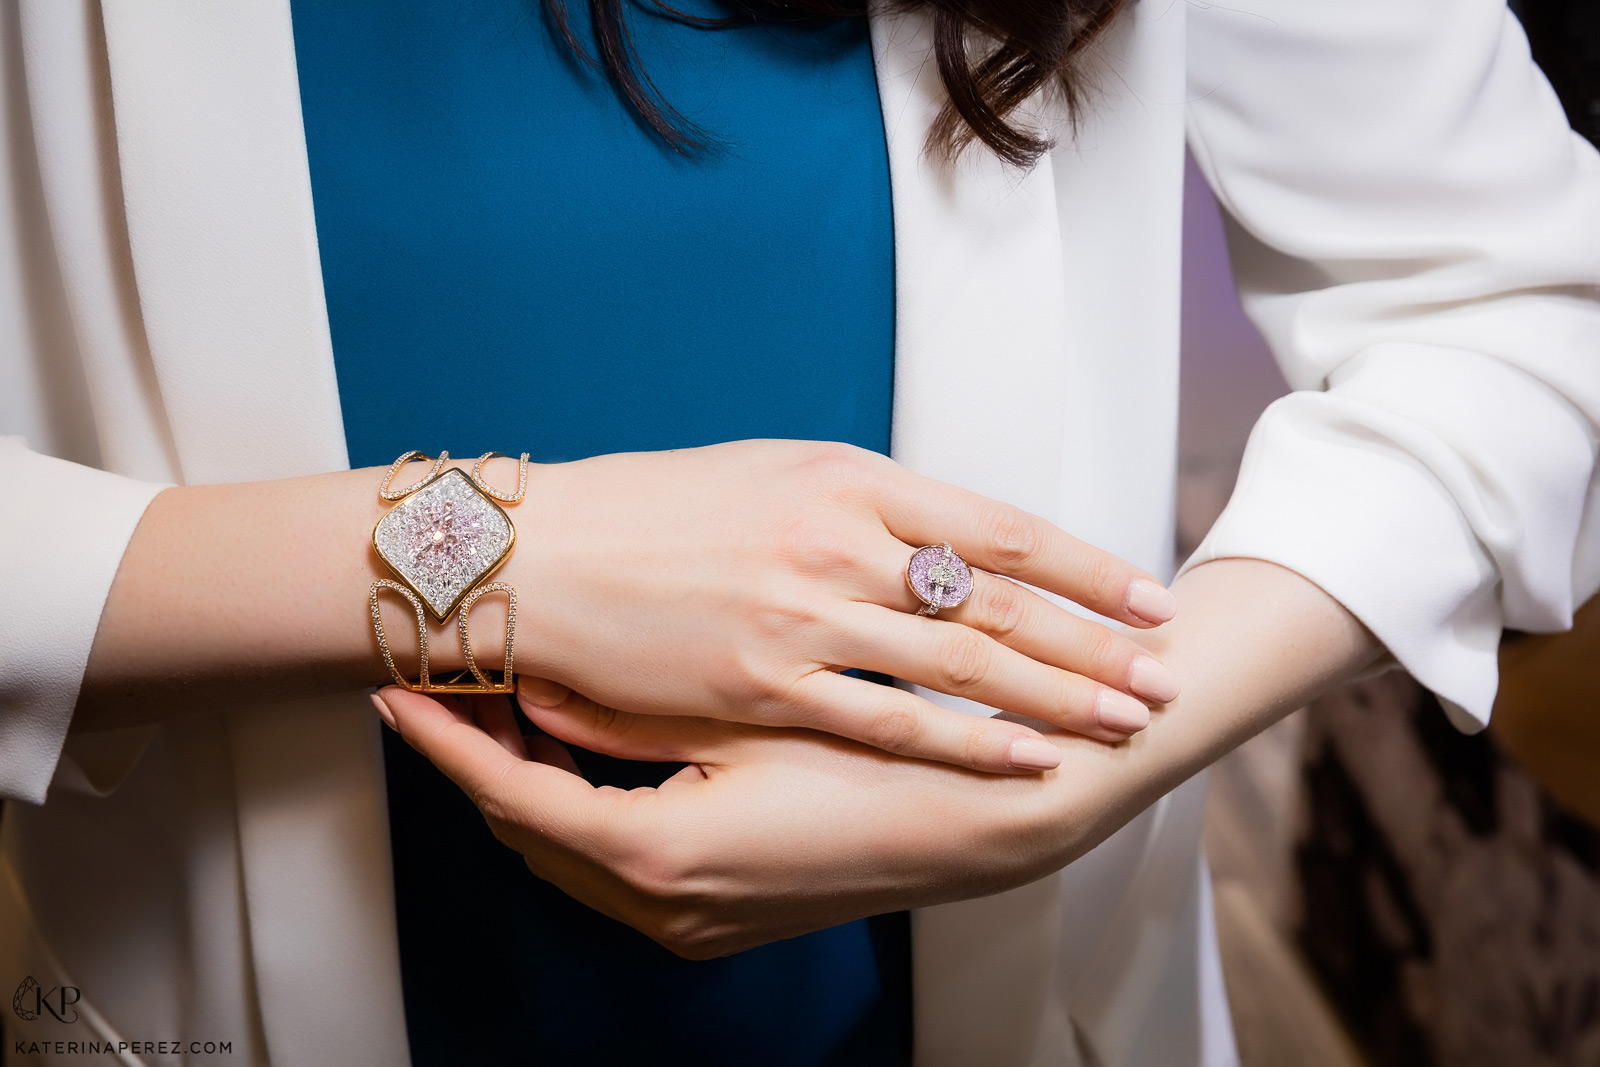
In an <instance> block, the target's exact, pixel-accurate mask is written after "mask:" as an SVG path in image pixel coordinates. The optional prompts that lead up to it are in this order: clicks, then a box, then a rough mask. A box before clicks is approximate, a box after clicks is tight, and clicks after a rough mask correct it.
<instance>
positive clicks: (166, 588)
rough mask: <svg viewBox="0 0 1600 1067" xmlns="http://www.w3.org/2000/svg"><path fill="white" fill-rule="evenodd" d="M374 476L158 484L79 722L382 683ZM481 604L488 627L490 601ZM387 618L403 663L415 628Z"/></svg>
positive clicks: (100, 639)
mask: <svg viewBox="0 0 1600 1067" xmlns="http://www.w3.org/2000/svg"><path fill="white" fill-rule="evenodd" d="M381 478H382V472H381V471H378V470H370V469H369V470H354V471H342V472H338V473H334V474H324V475H316V476H312V477H306V478H294V479H286V480H283V481H275V482H253V483H240V484H234V485H200V486H182V487H179V488H175V489H169V490H167V491H165V492H163V493H161V494H160V495H159V496H157V497H156V498H155V500H154V501H152V502H151V504H150V507H149V508H148V509H147V510H146V512H145V514H144V517H143V519H142V520H141V521H140V523H139V526H138V529H137V530H136V531H135V533H134V536H133V538H132V540H131V541H130V542H129V544H128V548H127V550H126V552H125V553H124V555H123V559H122V563H121V565H120V567H119V568H118V571H117V577H116V581H115V582H114V583H113V584H112V587H111V591H110V595H109V596H108V598H107V600H106V605H105V609H104V611H103V613H102V614H101V618H100V625H99V628H98V630H97V631H96V635H95V642H94V647H93V650H92V651H91V653H90V656H89V663H88V668H87V670H86V672H85V675H84V680H83V688H82V691H81V695H80V697H79V703H78V710H77V714H76V715H75V717H74V722H73V727H74V729H80V730H94V729H105V728H110V727H116V726H126V725H133V724H136V723H139V722H145V721H152V720H155V719H160V718H167V717H171V716H173V715H181V714H185V713H187V712H190V711H194V710H199V709H203V708H217V707H238V706H239V705H240V703H241V702H242V701H257V700H271V699H281V698H284V697H291V696H296V695H304V694H309V693H316V692H327V691H330V690H335V689H340V688H358V687H361V686H365V685H375V684H378V683H379V682H382V681H384V680H385V679H386V678H387V676H388V674H387V671H386V670H385V669H384V667H383V664H382V662H381V661H380V660H379V658H378V656H377V653H376V649H375V645H374V641H373V635H372V628H371V625H370V623H369V622H368V612H367V590H368V588H369V587H370V585H371V584H372V580H373V579H374V578H375V577H377V576H378V570H377V566H376V563H377V561H376V558H375V556H374V553H373V551H372V544H371V538H370V535H371V531H372V527H373V524H374V523H376V522H377V520H378V518H379V517H380V516H381V515H382V513H383V510H384V508H385V505H384V504H383V502H382V501H381V500H379V499H378V496H377V493H376V488H377V485H378V482H379V481H380V479H381ZM483 611H484V618H485V620H486V625H484V626H483V632H484V633H485V635H486V636H487V635H488V634H490V633H492V632H493V629H494V627H493V624H492V623H488V622H487V620H488V619H489V612H490V604H489V603H488V602H485V604H484V606H483ZM388 617H392V618H394V619H395V620H396V629H397V632H396V634H395V635H394V640H393V641H392V642H391V643H392V645H393V647H394V649H395V652H396V655H397V657H398V659H399V660H400V662H402V663H404V664H405V665H406V666H407V667H408V668H409V667H410V666H412V665H414V663H415V661H416V659H417V653H416V638H415V635H414V634H413V633H412V632H411V630H412V629H413V626H412V625H411V624H409V623H406V620H405V616H404V615H403V614H402V613H401V612H399V611H396V612H394V613H393V615H392V616H389V615H386V618H388ZM401 624H404V625H405V629H403V630H401V629H399V626H400V625H401ZM474 629H475V631H476V630H477V627H476V626H475V627H474ZM496 644H498V642H496ZM453 647H455V643H454V642H453V641H450V640H440V641H437V642H435V650H434V656H435V658H437V659H439V660H441V661H442V665H446V666H447V665H449V663H450V660H451V658H452V656H451V649H452V648H453ZM454 658H456V659H459V653H457V654H456V656H455V657H454ZM490 662H492V660H491V661H490Z"/></svg>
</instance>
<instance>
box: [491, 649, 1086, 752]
mask: <svg viewBox="0 0 1600 1067" xmlns="http://www.w3.org/2000/svg"><path fill="white" fill-rule="evenodd" d="M522 706H523V712H524V714H526V715H527V716H528V718H529V719H530V720H531V721H532V722H533V723H534V725H536V726H538V727H539V728H540V729H541V730H544V731H545V732H546V733H548V734H550V735H551V736H552V737H559V738H560V739H561V740H563V741H565V742H567V743H568V744H573V745H578V746H580V747H582V748H586V749H589V750H590V751H591V752H601V753H604V754H605V755H608V756H616V757H618V758H619V759H639V760H656V761H665V762H686V763H711V764H715V763H717V762H719V761H720V760H722V759H724V758H726V757H727V756H728V754H729V753H730V752H731V750H732V746H733V745H735V744H737V743H738V742H739V741H740V740H741V739H743V738H745V737H747V736H749V734H750V733H751V728H749V727H745V726H741V725H738V724H734V723H728V722H723V721H720V720H715V719H697V718H675V717H670V716H661V715H633V714H629V713H628V712H623V711H617V710H615V709H613V708H606V707H601V706H600V705H598V704H596V703H595V702H594V701H592V700H588V699H586V698H584V697H580V696H576V695H574V696H571V697H569V698H568V699H566V700H565V701H563V702H561V703H560V704H557V705H540V704H537V703H533V702H530V701H526V700H524V701H523V705H522ZM791 709H792V712H791V717H789V718H788V719H787V720H786V722H787V724H788V725H791V726H798V727H806V728H809V729H816V730H823V731H826V732H827V733H830V734H836V735H838V736H841V737H848V738H851V739H853V740H856V741H861V742H864V743H865V744H868V745H872V746H873V747H874V748H880V749H883V750H885V751H887V752H893V753H896V754H898V755H903V756H912V757H916V758H919V759H929V760H936V761H938V762H941V763H950V764H954V765H956V766H959V767H968V768H971V769H972V770H977V771H988V772H991V773H999V774H1035V773H1038V772H1039V771H1044V770H1049V769H1050V768H1052V767H1054V766H1056V765H1057V764H1058V763H1060V762H1061V754H1060V752H1059V750H1058V749H1057V748H1056V746H1055V745H1053V744H1051V743H1050V742H1049V741H1047V740H1045V739H1044V738H1043V737H1042V736H1040V735H1039V734H1038V733H1036V732H1035V731H1033V730H1031V729H1029V728H1028V727H1026V726H1023V725H1021V724H1020V723H1013V722H1006V721H1003V720H999V719H989V718H984V717H982V716H974V715H963V714H962V713H961V712H959V711H950V710H949V709H947V708H941V707H939V706H938V705H936V704H933V703H931V702H929V701H927V700H925V699H923V698H922V697H919V696H916V695H915V694H912V693H907V692H905V691H904V690H901V689H895V688H892V687H890V686H886V685H878V684H876V683H874V682H868V681H863V680H862V679H859V678H849V677H845V676H843V675H840V674H836V673H834V672H833V671H817V672H816V673H814V674H812V675H810V676H808V677H807V678H806V679H805V680H804V681H802V682H801V683H800V684H799V685H798V686H797V687H796V688H795V690H794V691H793V699H792V702H791Z"/></svg>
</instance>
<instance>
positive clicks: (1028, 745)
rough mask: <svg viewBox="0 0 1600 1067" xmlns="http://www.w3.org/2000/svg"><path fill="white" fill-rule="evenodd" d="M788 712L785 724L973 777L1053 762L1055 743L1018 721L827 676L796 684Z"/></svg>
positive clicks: (1041, 768) (1044, 767) (818, 674)
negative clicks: (967, 771)
mask: <svg viewBox="0 0 1600 1067" xmlns="http://www.w3.org/2000/svg"><path fill="white" fill-rule="evenodd" d="M985 640H987V638H985ZM794 708H795V711H796V713H797V715H798V717H797V718H795V719H794V720H792V725H795V726H806V727H809V728H811V729H816V730H825V731H827V732H828V733H830V734H837V735H839V736H840V737H848V738H851V739H853V740H856V741H861V742H863V743H865V744H868V745H871V746H872V747H874V748H879V749H882V750H884V751H885V752H893V753H895V754H896V755H901V756H913V757H916V758H918V759H927V760H936V761H938V762H940V763H949V764H953V765H955V766H957V767H968V768H970V769H972V770H975V771H987V772H989V773H991V774H1037V773H1039V772H1040V771H1047V770H1050V769H1051V768H1053V767H1055V766H1056V765H1057V764H1059V763H1060V762H1061V753H1060V750H1058V749H1057V748H1056V746H1055V745H1053V744H1051V743H1050V742H1049V741H1047V740H1045V738H1044V737H1043V736H1041V735H1040V734H1039V733H1037V732H1035V731H1034V730H1031V729H1029V728H1028V727H1026V726H1023V725H1021V724H1020V723H1013V722H1006V721H1004V720H1001V719H991V718H987V717H985V716H982V715H966V714H963V713H962V712H959V711H951V710H950V709H949V708H941V707H939V706H938V705H937V704H934V703H933V702H931V701H929V700H926V699H924V698H923V697H919V696H917V695H916V694H915V693H908V692H906V691H905V690H903V689H896V688H894V687H893V686H887V685H879V684H877V683H876V682H869V681H866V680H864V679H861V678H851V677H848V676H846V675H842V674H836V673H835V672H833V671H826V670H823V671H817V672H816V673H814V674H812V675H810V676H809V677H807V678H806V679H805V680H804V681H803V682H801V683H800V685H799V686H798V687H796V689H795V691H794Z"/></svg>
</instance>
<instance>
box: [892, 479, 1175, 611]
mask: <svg viewBox="0 0 1600 1067" xmlns="http://www.w3.org/2000/svg"><path fill="white" fill-rule="evenodd" d="M902 470H903V468H902ZM879 514H880V515H881V516H882V518H883V521H884V524H885V525H886V526H887V527H888V529H889V532H890V533H892V534H894V536H896V537H898V538H899V539H900V540H902V541H904V542H906V543H907V544H909V545H936V544H940V543H942V542H945V541H948V542H949V543H950V544H951V545H952V546H953V547H954V548H955V550H956V551H957V552H958V553H960V555H961V558H963V559H965V560H966V561H967V562H968V563H970V564H973V565H974V566H978V567H982V568H983V569H984V570H987V571H992V572H994V573H996V574H1003V575H1005V576H1007V577H1008V578H1015V579H1017V580H1018V581H1022V582H1026V583H1027V584H1029V585H1033V586H1037V587H1038V588H1040V589H1046V590H1049V591H1050V592H1052V593H1057V594H1059V595H1061V596H1064V597H1066V598H1067V599H1068V600H1072V601H1074V602H1076V603H1079V604H1082V605H1083V606H1084V607H1086V608H1088V609H1090V610H1091V611H1096V612H1099V613H1100V614H1101V615H1104V616H1106V617H1107V618H1110V619H1116V620H1117V621H1119V622H1124V623H1127V624H1128V625H1130V626H1139V627H1147V626H1156V625H1159V624H1161V623H1163V622H1166V621H1167V620H1168V619H1171V618H1172V617H1173V616H1174V615H1176V614H1177V612H1178V602H1177V600H1176V599H1175V598H1174V597H1173V595H1172V594H1171V593H1170V592H1168V591H1167V589H1166V587H1165V586H1163V585H1162V584H1161V583H1160V582H1159V581H1157V580H1156V578H1155V576H1154V575H1152V574H1151V573H1150V572H1148V571H1146V570H1143V569H1141V568H1139V567H1135V566H1134V565H1133V564H1131V563H1129V562H1128V561H1127V560H1125V559H1122V558H1121V557H1120V556H1115V555H1113V554H1111V553H1110V552H1107V551H1105V550H1104V549H1099V548H1096V547H1094V546H1093V545H1091V544H1088V543H1086V542H1084V541H1080V540H1078V539H1077V538H1076V537H1073V536H1072V535H1071V534H1069V533H1067V532H1066V531H1065V530H1062V529H1061V528H1060V527H1058V526H1056V525H1055V524H1054V523H1051V522H1048V521H1046V520H1044V519H1041V518H1040V517H1039V516H1037V515H1033V514H1030V513H1029V512H1026V511H1023V510H1022V509H1021V508H1018V507H1013V506H1011V505H1010V504H1003V503H1001V502H1000V501H998V500H990V499H989V498H988V497H985V496H980V495H979V494H977V493H973V492H970V491H968V490H966V489H960V488H957V487H956V486H953V485H949V484H947V483H945V482H941V481H938V480H936V479H933V478H927V477H924V476H922V475H920V474H914V473H912V472H910V471H904V477H903V478H897V479H892V480H891V481H890V485H889V491H888V493H887V494H886V496H885V499H884V500H883V502H882V503H881V504H880V506H879Z"/></svg>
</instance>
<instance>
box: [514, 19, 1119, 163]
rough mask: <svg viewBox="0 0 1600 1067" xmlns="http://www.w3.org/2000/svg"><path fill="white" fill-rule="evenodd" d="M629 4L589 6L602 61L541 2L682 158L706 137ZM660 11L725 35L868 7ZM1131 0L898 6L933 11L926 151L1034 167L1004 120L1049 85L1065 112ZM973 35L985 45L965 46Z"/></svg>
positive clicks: (1032, 155) (1032, 153)
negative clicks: (935, 109)
mask: <svg viewBox="0 0 1600 1067" xmlns="http://www.w3.org/2000/svg"><path fill="white" fill-rule="evenodd" d="M629 2H630V0H589V9H590V18H591V20H592V22H593V25H594V36H595V41H596V44H597V45H598V49H599V53H600V54H599V56H598V57H592V56H590V55H589V54H588V52H587V50H586V49H585V48H584V47H583V45H582V43H581V42H579V40H578V39H577V37H576V35H575V34H574V33H573V32H572V26H571V23H570V22H569V20H568V17H567V7H566V0H540V4H541V5H542V7H543V9H544V12H545V15H546V17H548V18H549V19H550V22H551V24H552V26H553V27H554V28H555V30H556V33H557V34H558V35H559V36H560V37H561V39H562V40H563V41H564V42H565V43H566V45H567V47H569V48H571V49H572V50H573V52H574V53H576V54H577V55H578V56H580V57H581V58H583V59H585V60H586V61H588V62H590V63H592V64H596V65H597V66H599V67H601V68H602V69H603V70H604V72H605V73H606V75H607V76H608V77H609V78H610V79H611V82H612V84H613V85H615V86H616V89H617V91H618V92H619V93H620V94H621V95H622V97H623V99H624V100H626V101H627V102H628V104H629V106H630V107H632V108H633V110H634V112H635V113H636V114H637V115H638V116H639V117H640V118H641V119H643V120H644V122H645V123H647V124H648V125H649V126H650V128H651V129H652V130H654V131H655V132H656V134H657V135H658V136H660V137H661V139H662V140H664V141H665V142H666V143H667V144H669V145H671V146H672V147H673V148H675V149H678V150H679V151H683V152H690V151H693V150H695V149H697V148H701V147H703V146H705V145H706V144H707V143H708V142H709V141H710V140H711V139H712V138H710V137H709V136H708V135H707V134H706V132H705V131H704V130H702V129H701V128H700V127H699V126H698V125H697V124H696V123H694V122H693V121H692V120H690V119H689V118H688V117H686V116H685V115H683V114H682V113H680V112H679V111H678V110H677V109H676V108H674V107H673V106H672V105H671V104H670V103H669V102H668V101H667V100H666V99H665V98H664V97H663V96H662V94H661V91H660V90H659V89H657V88H656V85H655V83H654V82H653V81H651V80H650V75H649V74H648V73H646V72H645V70H644V68H643V67H642V66H641V65H640V63H639V56H638V52H637V51H636V49H635V48H634V44H633V36H632V34H631V33H630V32H629V29H628V21H627V17H626V14H625V7H626V5H627V4H628V3H629ZM646 2H648V3H650V4H651V5H652V6H653V7H654V8H656V9H657V11H659V12H660V13H661V14H663V15H666V16H667V17H669V18H673V19H677V20H678V21H680V22H685V23H688V24H690V25H695V26H703V27H707V28H711V29H726V28H731V27H734V26H741V25H748V24H750V23H753V22H761V21H775V22H777V21H790V22H795V21H806V20H811V19H821V18H864V17H865V16H866V13H867V0H739V6H740V7H741V8H743V11H742V12H741V13H740V14H737V15H733V16H731V17H728V18H718V19H708V18H701V17H699V16H695V15H690V14H688V13H686V12H683V11H679V10H678V9H676V8H674V7H671V6H669V5H668V4H667V3H666V0H646ZM1127 2H1128V0H900V3H901V4H902V5H903V6H905V7H910V8H916V7H923V6H926V7H928V8H931V9H932V11H933V43H934V57H935V59H936V60H937V62H938V65H939V77H940V78H941V79H942V80H943V82H944V87H945V91H946V93H947V94H948V95H949V97H950V99H949V102H948V103H947V104H946V105H945V107H944V109H943V110H942V111H941V112H940V113H939V116H938V118H937V119H936V120H935V121H934V124H933V127H932V129H931V130H930V131H929V135H928V146H927V147H928V149H929V150H930V151H932V152H936V153H939V154H942V155H944V156H946V157H950V156H954V155H956V154H958V153H959V152H960V151H961V150H962V149H963V148H965V147H966V146H967V145H969V144H970V143H971V142H972V141H974V140H978V141H981V142H982V143H983V144H985V145H987V146H988V147H989V148H990V149H991V150H993V151H994V153H995V154H996V155H998V156H999V157H1000V158H1001V159H1004V160H1006V161H1007V162H1009V163H1012V164H1015V165H1017V166H1022V167H1026V166H1029V165H1031V164H1032V163H1033V162H1034V161H1035V160H1037V159H1038V158H1039V156H1040V155H1042V154H1043V153H1044V152H1045V151H1047V150H1048V149H1049V148H1050V142H1049V141H1048V140H1046V139H1045V138H1044V137H1041V136H1040V135H1039V134H1037V133H1035V132H1032V131H1030V130H1027V129H1024V128H1022V127H1019V126H1018V125H1016V124H1015V123H1013V122H1012V121H1011V115H1012V113H1013V112H1014V111H1015V110H1016V108H1017V106H1018V105H1019V104H1021V103H1022V102H1023V101H1025V100H1026V99H1028V98H1029V97H1030V96H1032V95H1033V94H1034V93H1035V92H1037V91H1038V90H1040V89H1044V88H1047V87H1049V86H1050V83H1051V82H1052V81H1054V82H1055V83H1056V86H1057V87H1058V88H1059V89H1060V91H1061V92H1062V93H1063V94H1064V96H1065V99H1066V102H1067V106H1068V109H1069V110H1073V109H1075V108H1076V107H1077V105H1078V103H1079V102H1080V100H1081V97H1082V86H1081V84H1080V83H1081V76H1080V75H1079V73H1078V71H1077V69H1076V68H1077V65H1078V62H1079V60H1080V58H1081V56H1082V54H1083V52H1084V50H1085V49H1086V48H1087V47H1088V46H1089V45H1090V44H1091V43H1093V42H1094V40H1095V39H1096V38H1098V37H1099V36H1100V34H1101V32H1102V31H1104V30H1105V28H1106V27H1107V26H1108V25H1110V23H1111V20H1112V19H1113V18H1114V17H1115V16H1116V14H1117V12H1119V11H1120V10H1122V8H1123V7H1124V6H1125V4H1126V3H1127ZM974 31H976V33H977V34H978V35H979V36H980V37H981V39H982V40H983V42H984V44H980V45H979V47H977V48H976V49H974V48H972V47H971V44H973V43H976V42H969V37H970V36H971V35H972V34H973V32H974Z"/></svg>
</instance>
